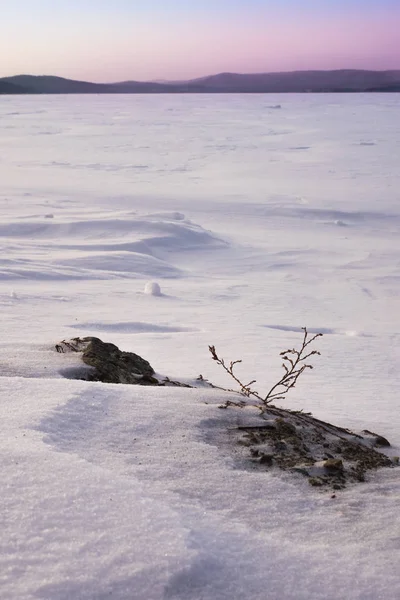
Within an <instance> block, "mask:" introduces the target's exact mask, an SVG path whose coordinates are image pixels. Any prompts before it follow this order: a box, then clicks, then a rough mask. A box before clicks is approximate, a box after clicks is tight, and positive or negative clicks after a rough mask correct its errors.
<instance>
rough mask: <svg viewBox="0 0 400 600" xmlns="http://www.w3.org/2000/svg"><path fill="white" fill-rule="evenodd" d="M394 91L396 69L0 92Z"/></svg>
mask: <svg viewBox="0 0 400 600" xmlns="http://www.w3.org/2000/svg"><path fill="white" fill-rule="evenodd" d="M380 91H381V92H398V91H400V69H399V70H395V69H392V70H386V71H373V70H363V69H336V70H328V71H326V70H307V71H282V72H270V73H230V72H225V73H218V74H215V75H207V76H205V77H199V78H196V79H189V80H187V81H176V82H174V81H163V82H160V81H135V80H127V81H119V82H115V83H92V82H90V81H80V80H76V79H67V78H64V77H57V76H53V75H14V76H11V77H2V78H0V94H155V93H306V92H309V93H310V92H311V93H324V92H325V93H327V92H380Z"/></svg>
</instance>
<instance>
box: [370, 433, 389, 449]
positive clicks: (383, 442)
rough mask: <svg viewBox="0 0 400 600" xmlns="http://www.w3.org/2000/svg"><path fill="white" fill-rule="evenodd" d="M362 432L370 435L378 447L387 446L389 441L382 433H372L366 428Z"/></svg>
mask: <svg viewBox="0 0 400 600" xmlns="http://www.w3.org/2000/svg"><path fill="white" fill-rule="evenodd" d="M363 433H365V434H366V435H368V436H371V437H372V440H373V445H374V446H377V447H378V448H389V447H390V442H389V441H388V440H387V439H386V438H385V437H383V435H379V434H378V433H374V432H373V431H368V429H364V431H363Z"/></svg>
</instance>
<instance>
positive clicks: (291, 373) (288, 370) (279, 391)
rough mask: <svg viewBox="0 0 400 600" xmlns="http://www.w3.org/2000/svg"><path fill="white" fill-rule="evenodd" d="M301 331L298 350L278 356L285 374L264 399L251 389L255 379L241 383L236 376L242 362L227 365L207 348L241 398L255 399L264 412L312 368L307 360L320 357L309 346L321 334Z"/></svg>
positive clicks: (213, 351) (293, 349)
mask: <svg viewBox="0 0 400 600" xmlns="http://www.w3.org/2000/svg"><path fill="white" fill-rule="evenodd" d="M302 330H303V332H304V335H303V341H302V344H301V347H300V350H296V349H295V348H289V349H288V350H284V351H283V352H281V353H280V356H281V357H282V358H283V363H282V367H283V369H284V371H285V372H284V374H283V376H282V377H281V379H280V380H279V381H278V382H277V383H275V384H274V385H273V386H272V387H271V389H270V390H269V392H268V393H267V394H266V396H264V397H262V396H261V395H260V394H259V393H258V392H257V391H256V390H253V389H252V387H251V386H252V385H253V384H254V383H256V380H255V379H253V380H252V381H250V382H249V383H243V382H242V381H241V380H240V379H239V377H238V376H237V375H236V373H235V367H236V365H237V364H239V363H241V362H242V361H241V360H234V361H230V362H229V364H227V363H226V362H225V360H224V359H223V358H220V357H219V356H218V354H217V351H216V349H215V346H209V347H208V349H209V351H210V353H211V357H212V359H213V360H215V361H216V362H217V364H219V365H220V366H221V367H222V368H223V369H224V370H225V371H226V373H228V375H230V376H231V377H232V378H233V379H234V380H235V381H236V383H237V384H238V385H239V393H240V394H241V395H242V396H246V398H249V397H250V396H252V397H254V398H256V399H257V400H258V401H259V402H260V403H261V405H262V406H261V407H260V408H261V409H262V410H264V409H265V408H266V407H267V406H268V405H270V404H272V403H273V402H275V401H277V400H283V399H284V398H285V397H286V394H287V393H288V392H289V391H290V390H291V389H293V388H294V387H295V385H296V383H297V380H298V378H299V377H300V375H301V374H302V373H304V371H305V370H306V369H312V368H313V366H312V365H310V364H308V363H306V362H305V361H306V360H307V359H309V358H310V357H311V356H314V355H320V352H318V350H310V345H311V344H312V343H313V342H314V341H315V340H316V339H317V338H319V337H322V333H316V334H315V335H313V336H311V337H310V335H309V333H308V331H307V328H306V327H302ZM213 387H214V386H213ZM226 391H233V390H226ZM232 404H235V403H232V402H229V403H227V404H226V406H230V405H232ZM244 404H245V403H244V402H243V401H241V402H240V403H238V406H243V405H244Z"/></svg>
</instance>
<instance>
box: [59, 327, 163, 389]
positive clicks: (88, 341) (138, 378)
mask: <svg viewBox="0 0 400 600" xmlns="http://www.w3.org/2000/svg"><path fill="white" fill-rule="evenodd" d="M56 349H57V351H58V352H79V353H82V361H83V362H84V363H85V364H86V365H88V366H89V367H93V370H88V372H87V376H86V375H85V379H87V380H89V381H102V382H103V383H125V384H131V385H160V383H159V381H158V380H157V379H156V378H155V377H153V375H154V369H153V367H152V366H151V365H150V363H149V362H148V361H147V360H145V359H144V358H142V357H141V356H138V355H137V354H134V353H133V352H123V351H122V350H120V349H119V348H118V347H117V346H115V345H114V344H110V343H105V342H102V341H101V340H100V339H99V338H96V337H84V338H73V339H72V340H69V341H65V340H64V341H62V342H61V343H60V344H58V345H57V346H56Z"/></svg>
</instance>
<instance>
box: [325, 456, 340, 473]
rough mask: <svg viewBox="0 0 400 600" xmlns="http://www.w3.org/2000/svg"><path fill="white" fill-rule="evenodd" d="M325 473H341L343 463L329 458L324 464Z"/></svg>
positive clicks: (338, 459)
mask: <svg viewBox="0 0 400 600" xmlns="http://www.w3.org/2000/svg"><path fill="white" fill-rule="evenodd" d="M324 468H325V469H326V470H327V471H330V472H332V471H343V461H342V460H341V459H340V458H329V459H328V460H326V461H325V462H324Z"/></svg>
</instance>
